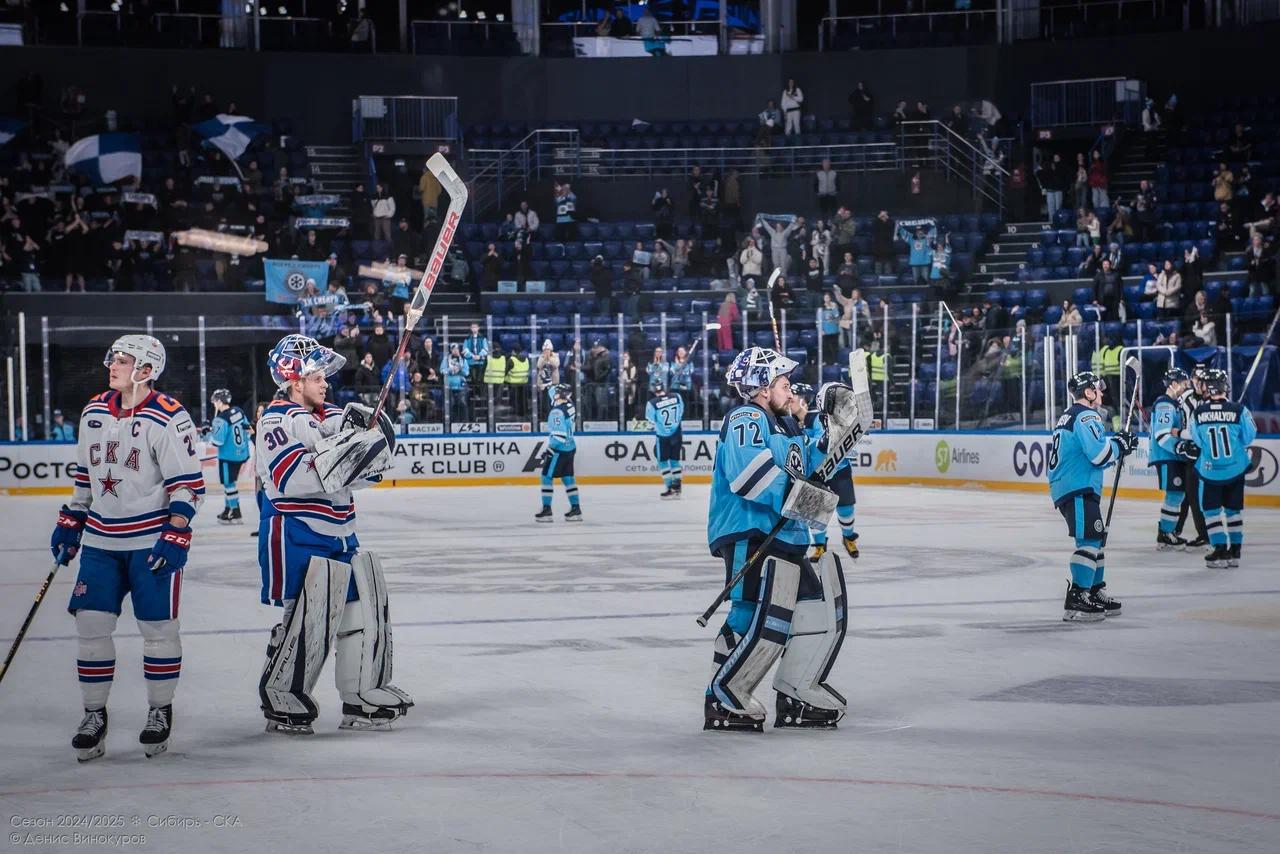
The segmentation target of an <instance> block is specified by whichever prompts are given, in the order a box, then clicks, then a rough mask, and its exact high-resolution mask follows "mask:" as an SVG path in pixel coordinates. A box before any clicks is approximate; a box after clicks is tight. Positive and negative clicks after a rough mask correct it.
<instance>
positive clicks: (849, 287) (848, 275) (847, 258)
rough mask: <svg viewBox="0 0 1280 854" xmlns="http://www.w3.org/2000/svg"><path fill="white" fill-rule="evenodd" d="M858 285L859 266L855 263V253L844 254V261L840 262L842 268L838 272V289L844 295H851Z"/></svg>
mask: <svg viewBox="0 0 1280 854" xmlns="http://www.w3.org/2000/svg"><path fill="white" fill-rule="evenodd" d="M857 284H858V265H857V264H855V263H854V261H853V253H852V252H846V253H844V260H842V261H841V262H840V267H839V269H838V270H837V271H836V287H838V288H839V289H840V292H841V293H842V294H846V295H847V294H850V293H852V292H853V290H854V286H855V285H857Z"/></svg>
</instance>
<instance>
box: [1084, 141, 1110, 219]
mask: <svg viewBox="0 0 1280 854" xmlns="http://www.w3.org/2000/svg"><path fill="white" fill-rule="evenodd" d="M1110 186H1111V173H1110V171H1109V170H1108V169H1107V162H1106V161H1105V160H1103V159H1102V152H1101V151H1094V152H1093V162H1092V163H1090V164H1089V192H1090V194H1091V195H1092V197H1093V198H1092V201H1093V209H1094V210H1095V211H1096V210H1097V209H1098V208H1106V207H1110V206H1111V199H1110V198H1109V197H1108V195H1107V190H1108V188H1109V187H1110Z"/></svg>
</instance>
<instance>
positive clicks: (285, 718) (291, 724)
mask: <svg viewBox="0 0 1280 854" xmlns="http://www.w3.org/2000/svg"><path fill="white" fill-rule="evenodd" d="M263 713H264V714H266V716H267V729H266V731H267V732H278V733H280V734H281V735H315V730H314V729H312V728H311V721H312V720H313V719H312V718H307V717H303V716H301V715H276V714H272V713H271V712H268V711H267V710H266V709H263Z"/></svg>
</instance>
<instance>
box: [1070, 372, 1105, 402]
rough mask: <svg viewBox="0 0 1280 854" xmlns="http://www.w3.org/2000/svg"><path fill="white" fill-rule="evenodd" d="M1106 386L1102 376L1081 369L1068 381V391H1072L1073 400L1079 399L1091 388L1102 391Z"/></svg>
mask: <svg viewBox="0 0 1280 854" xmlns="http://www.w3.org/2000/svg"><path fill="white" fill-rule="evenodd" d="M1106 387H1107V386H1106V383H1104V382H1103V381H1102V377H1100V376H1098V375H1097V374H1095V373H1094V372H1093V371H1080V372H1079V373H1078V374H1076V375H1075V376H1073V377H1072V378H1071V379H1070V380H1069V381H1068V382H1067V391H1069V392H1071V399H1072V400H1079V399H1080V398H1081V397H1083V396H1084V393H1085V392H1086V391H1088V390H1089V389H1091V388H1093V389H1097V390H1098V391H1102V390H1103V389H1105V388H1106Z"/></svg>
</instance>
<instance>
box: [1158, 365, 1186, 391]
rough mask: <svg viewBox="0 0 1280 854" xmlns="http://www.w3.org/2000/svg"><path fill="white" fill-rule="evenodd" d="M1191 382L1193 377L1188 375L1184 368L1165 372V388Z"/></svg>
mask: <svg viewBox="0 0 1280 854" xmlns="http://www.w3.org/2000/svg"><path fill="white" fill-rule="evenodd" d="M1190 381H1191V377H1190V376H1189V375H1188V374H1187V372H1186V371H1184V370H1182V368H1170V369H1169V370H1167V371H1165V372H1164V385H1165V388H1168V387H1169V386H1171V385H1173V384H1174V383H1185V382H1190Z"/></svg>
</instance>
